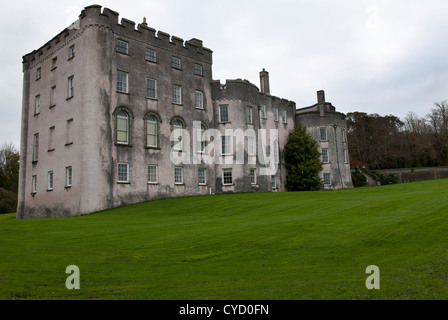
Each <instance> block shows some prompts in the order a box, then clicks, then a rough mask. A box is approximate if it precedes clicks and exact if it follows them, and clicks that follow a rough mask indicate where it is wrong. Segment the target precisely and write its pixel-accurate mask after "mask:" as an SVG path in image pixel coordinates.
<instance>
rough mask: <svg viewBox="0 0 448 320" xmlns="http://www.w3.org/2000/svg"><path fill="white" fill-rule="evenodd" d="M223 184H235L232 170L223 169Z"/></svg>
mask: <svg viewBox="0 0 448 320" xmlns="http://www.w3.org/2000/svg"><path fill="white" fill-rule="evenodd" d="M222 184H223V185H231V184H233V179H232V169H222Z"/></svg>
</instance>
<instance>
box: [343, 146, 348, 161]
mask: <svg viewBox="0 0 448 320" xmlns="http://www.w3.org/2000/svg"><path fill="white" fill-rule="evenodd" d="M344 163H348V152H347V149H344Z"/></svg>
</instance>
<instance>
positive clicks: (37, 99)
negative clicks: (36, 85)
mask: <svg viewBox="0 0 448 320" xmlns="http://www.w3.org/2000/svg"><path fill="white" fill-rule="evenodd" d="M39 113H40V94H38V95H36V96H35V97H34V115H38V114H39Z"/></svg>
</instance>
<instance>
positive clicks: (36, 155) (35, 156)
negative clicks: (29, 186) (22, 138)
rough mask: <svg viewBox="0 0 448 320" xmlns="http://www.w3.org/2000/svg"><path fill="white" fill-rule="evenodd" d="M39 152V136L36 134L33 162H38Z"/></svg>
mask: <svg viewBox="0 0 448 320" xmlns="http://www.w3.org/2000/svg"><path fill="white" fill-rule="evenodd" d="M38 152H39V134H38V133H36V134H35V135H34V141H33V161H37V159H38Z"/></svg>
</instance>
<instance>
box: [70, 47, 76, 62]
mask: <svg viewBox="0 0 448 320" xmlns="http://www.w3.org/2000/svg"><path fill="white" fill-rule="evenodd" d="M74 57H75V45H72V46H70V47H69V48H68V59H69V60H70V59H72V58H74Z"/></svg>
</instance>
